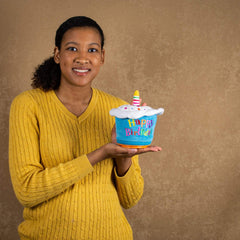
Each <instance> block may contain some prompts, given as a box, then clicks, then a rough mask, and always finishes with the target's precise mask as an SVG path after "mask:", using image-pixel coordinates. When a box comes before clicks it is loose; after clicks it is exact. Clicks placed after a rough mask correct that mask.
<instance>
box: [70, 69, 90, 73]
mask: <svg viewBox="0 0 240 240" xmlns="http://www.w3.org/2000/svg"><path fill="white" fill-rule="evenodd" d="M73 70H74V71H76V72H79V73H85V72H88V70H87V69H85V70H82V69H73Z"/></svg>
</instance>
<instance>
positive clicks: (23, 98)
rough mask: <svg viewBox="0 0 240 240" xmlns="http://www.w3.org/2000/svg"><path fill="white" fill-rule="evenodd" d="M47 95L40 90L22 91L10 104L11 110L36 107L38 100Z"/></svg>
mask: <svg viewBox="0 0 240 240" xmlns="http://www.w3.org/2000/svg"><path fill="white" fill-rule="evenodd" d="M46 94H47V93H46V92H44V91H42V90H41V89H31V90H27V91H24V92H22V93H20V94H19V95H17V96H16V97H15V98H14V99H13V101H12V104H11V108H14V107H18V108H19V107H24V108H26V107H31V106H34V105H38V99H41V98H44V97H45V95H46Z"/></svg>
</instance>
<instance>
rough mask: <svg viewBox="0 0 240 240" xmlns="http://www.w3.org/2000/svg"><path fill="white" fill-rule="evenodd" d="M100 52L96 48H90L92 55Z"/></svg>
mask: <svg viewBox="0 0 240 240" xmlns="http://www.w3.org/2000/svg"><path fill="white" fill-rule="evenodd" d="M97 51H98V50H97V49H96V48H89V49H88V52H90V53H92V52H97Z"/></svg>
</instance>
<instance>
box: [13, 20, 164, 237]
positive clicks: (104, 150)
mask: <svg viewBox="0 0 240 240" xmlns="http://www.w3.org/2000/svg"><path fill="white" fill-rule="evenodd" d="M103 46H104V35H103V32H102V30H101V28H100V27H99V25H98V24H97V23H96V22H95V21H94V20H92V19H90V18H87V17H73V18H70V19H68V20H67V21H66V22H64V23H63V24H62V25H61V26H60V27H59V29H58V30H57V32H56V38H55V48H54V56H53V57H51V58H50V59H48V60H46V61H45V62H44V63H43V64H42V65H40V66H39V67H38V68H37V69H36V71H35V73H34V76H33V83H32V86H33V88H34V89H32V90H29V91H26V92H23V93H21V94H20V95H19V96H17V97H16V98H15V99H14V100H13V102H12V105H11V112H10V127H9V128H10V136H9V139H10V141H9V165H10V173H11V178H12V183H13V187H14V190H15V193H16V196H17V198H18V200H19V201H20V203H21V204H22V205H23V206H24V207H25V210H24V221H23V222H22V223H21V224H20V226H19V228H18V231H19V235H20V238H21V239H22V240H24V239H44V240H52V239H65V240H69V239H78V240H81V239H86V240H89V239H94V240H113V239H114V240H131V239H132V229H131V226H130V225H129V223H128V221H127V220H126V218H125V215H124V213H123V211H122V208H121V206H122V207H124V208H130V207H132V206H133V205H135V204H136V203H137V202H138V201H139V199H140V198H141V196H142V193H143V178H142V175H141V169H140V166H139V164H138V156H137V155H138V154H140V153H145V152H156V151H160V148H159V147H153V146H150V147H147V148H144V149H141V150H137V149H128V148H123V147H120V146H118V145H116V144H115V136H116V134H115V130H114V129H115V128H114V118H113V117H111V116H110V115H109V111H110V109H112V108H117V107H119V106H120V105H123V104H126V102H125V101H123V100H121V99H119V98H117V97H114V96H111V95H109V94H107V93H105V92H103V91H100V90H97V89H94V88H92V87H91V84H92V81H93V80H94V78H95V77H96V76H97V74H98V73H99V71H100V68H101V66H102V64H103V63H104V56H105V50H104V48H103ZM112 129H113V130H112Z"/></svg>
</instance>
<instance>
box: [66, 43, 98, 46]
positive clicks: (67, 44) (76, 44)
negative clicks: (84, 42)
mask: <svg viewBox="0 0 240 240" xmlns="http://www.w3.org/2000/svg"><path fill="white" fill-rule="evenodd" d="M71 44H73V45H79V43H77V42H67V43H66V44H65V45H64V46H68V45H71ZM88 45H90V46H91V45H97V46H99V47H101V46H100V44H99V43H95V42H93V43H90V44H88Z"/></svg>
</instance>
